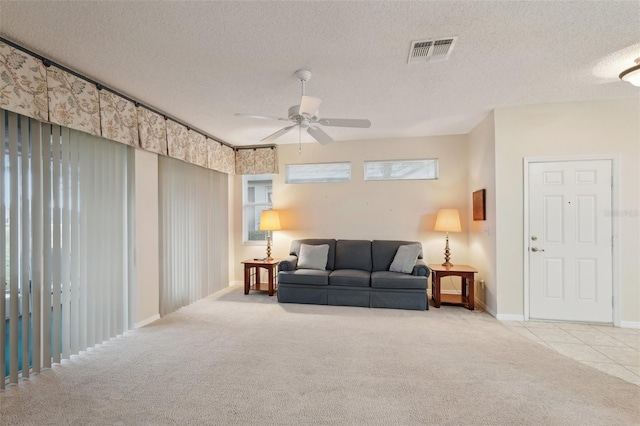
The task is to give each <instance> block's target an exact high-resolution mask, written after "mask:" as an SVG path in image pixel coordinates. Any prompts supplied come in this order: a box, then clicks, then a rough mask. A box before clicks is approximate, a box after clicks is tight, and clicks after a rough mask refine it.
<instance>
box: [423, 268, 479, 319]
mask: <svg viewBox="0 0 640 426" xmlns="http://www.w3.org/2000/svg"><path fill="white" fill-rule="evenodd" d="M429 268H430V269H431V273H432V274H433V275H432V276H431V298H432V299H433V302H434V304H435V307H436V308H439V307H440V303H447V304H453V305H464V306H466V307H467V308H469V310H471V311H473V310H474V309H475V300H474V297H475V296H474V291H473V290H474V285H473V284H474V274H475V273H477V272H478V270H477V269H476V268H474V267H473V266H469V265H453V266H442V265H440V264H437V263H430V264H429ZM448 276H456V277H460V278H462V294H440V279H441V278H442V277H448Z"/></svg>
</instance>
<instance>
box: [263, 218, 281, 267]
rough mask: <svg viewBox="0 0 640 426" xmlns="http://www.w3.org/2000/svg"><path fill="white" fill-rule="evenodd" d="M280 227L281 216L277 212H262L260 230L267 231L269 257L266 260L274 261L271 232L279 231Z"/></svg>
mask: <svg viewBox="0 0 640 426" xmlns="http://www.w3.org/2000/svg"><path fill="white" fill-rule="evenodd" d="M280 229H282V228H281V227H280V215H279V214H278V211H277V210H262V215H261V216H260V230H261V231H267V257H266V260H273V257H271V231H278V230H280Z"/></svg>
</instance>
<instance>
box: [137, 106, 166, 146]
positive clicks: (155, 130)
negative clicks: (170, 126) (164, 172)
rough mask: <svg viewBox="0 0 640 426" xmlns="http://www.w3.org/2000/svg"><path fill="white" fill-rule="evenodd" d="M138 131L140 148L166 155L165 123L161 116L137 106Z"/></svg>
mask: <svg viewBox="0 0 640 426" xmlns="http://www.w3.org/2000/svg"><path fill="white" fill-rule="evenodd" d="M138 132H139V133H138V134H139V137H140V146H141V147H142V148H144V149H146V150H147V151H151V152H155V153H156V154H162V155H167V125H166V121H165V119H164V117H163V116H161V115H160V114H156V113H155V112H153V111H151V110H148V109H146V108H144V107H141V106H139V107H138Z"/></svg>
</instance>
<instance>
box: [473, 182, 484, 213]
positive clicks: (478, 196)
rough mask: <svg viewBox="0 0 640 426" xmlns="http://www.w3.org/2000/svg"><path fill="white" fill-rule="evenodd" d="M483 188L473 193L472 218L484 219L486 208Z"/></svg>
mask: <svg viewBox="0 0 640 426" xmlns="http://www.w3.org/2000/svg"><path fill="white" fill-rule="evenodd" d="M485 192H486V191H485V190H484V189H479V190H477V191H475V192H474V193H473V220H486V219H487V210H486V208H485V205H484V199H485Z"/></svg>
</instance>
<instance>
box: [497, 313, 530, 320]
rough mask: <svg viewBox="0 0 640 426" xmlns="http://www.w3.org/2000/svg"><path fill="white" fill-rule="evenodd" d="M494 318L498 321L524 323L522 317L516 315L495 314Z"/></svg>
mask: <svg viewBox="0 0 640 426" xmlns="http://www.w3.org/2000/svg"><path fill="white" fill-rule="evenodd" d="M495 317H496V318H497V319H499V320H500V321H524V315H518V314H497V315H496V316H495Z"/></svg>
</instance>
